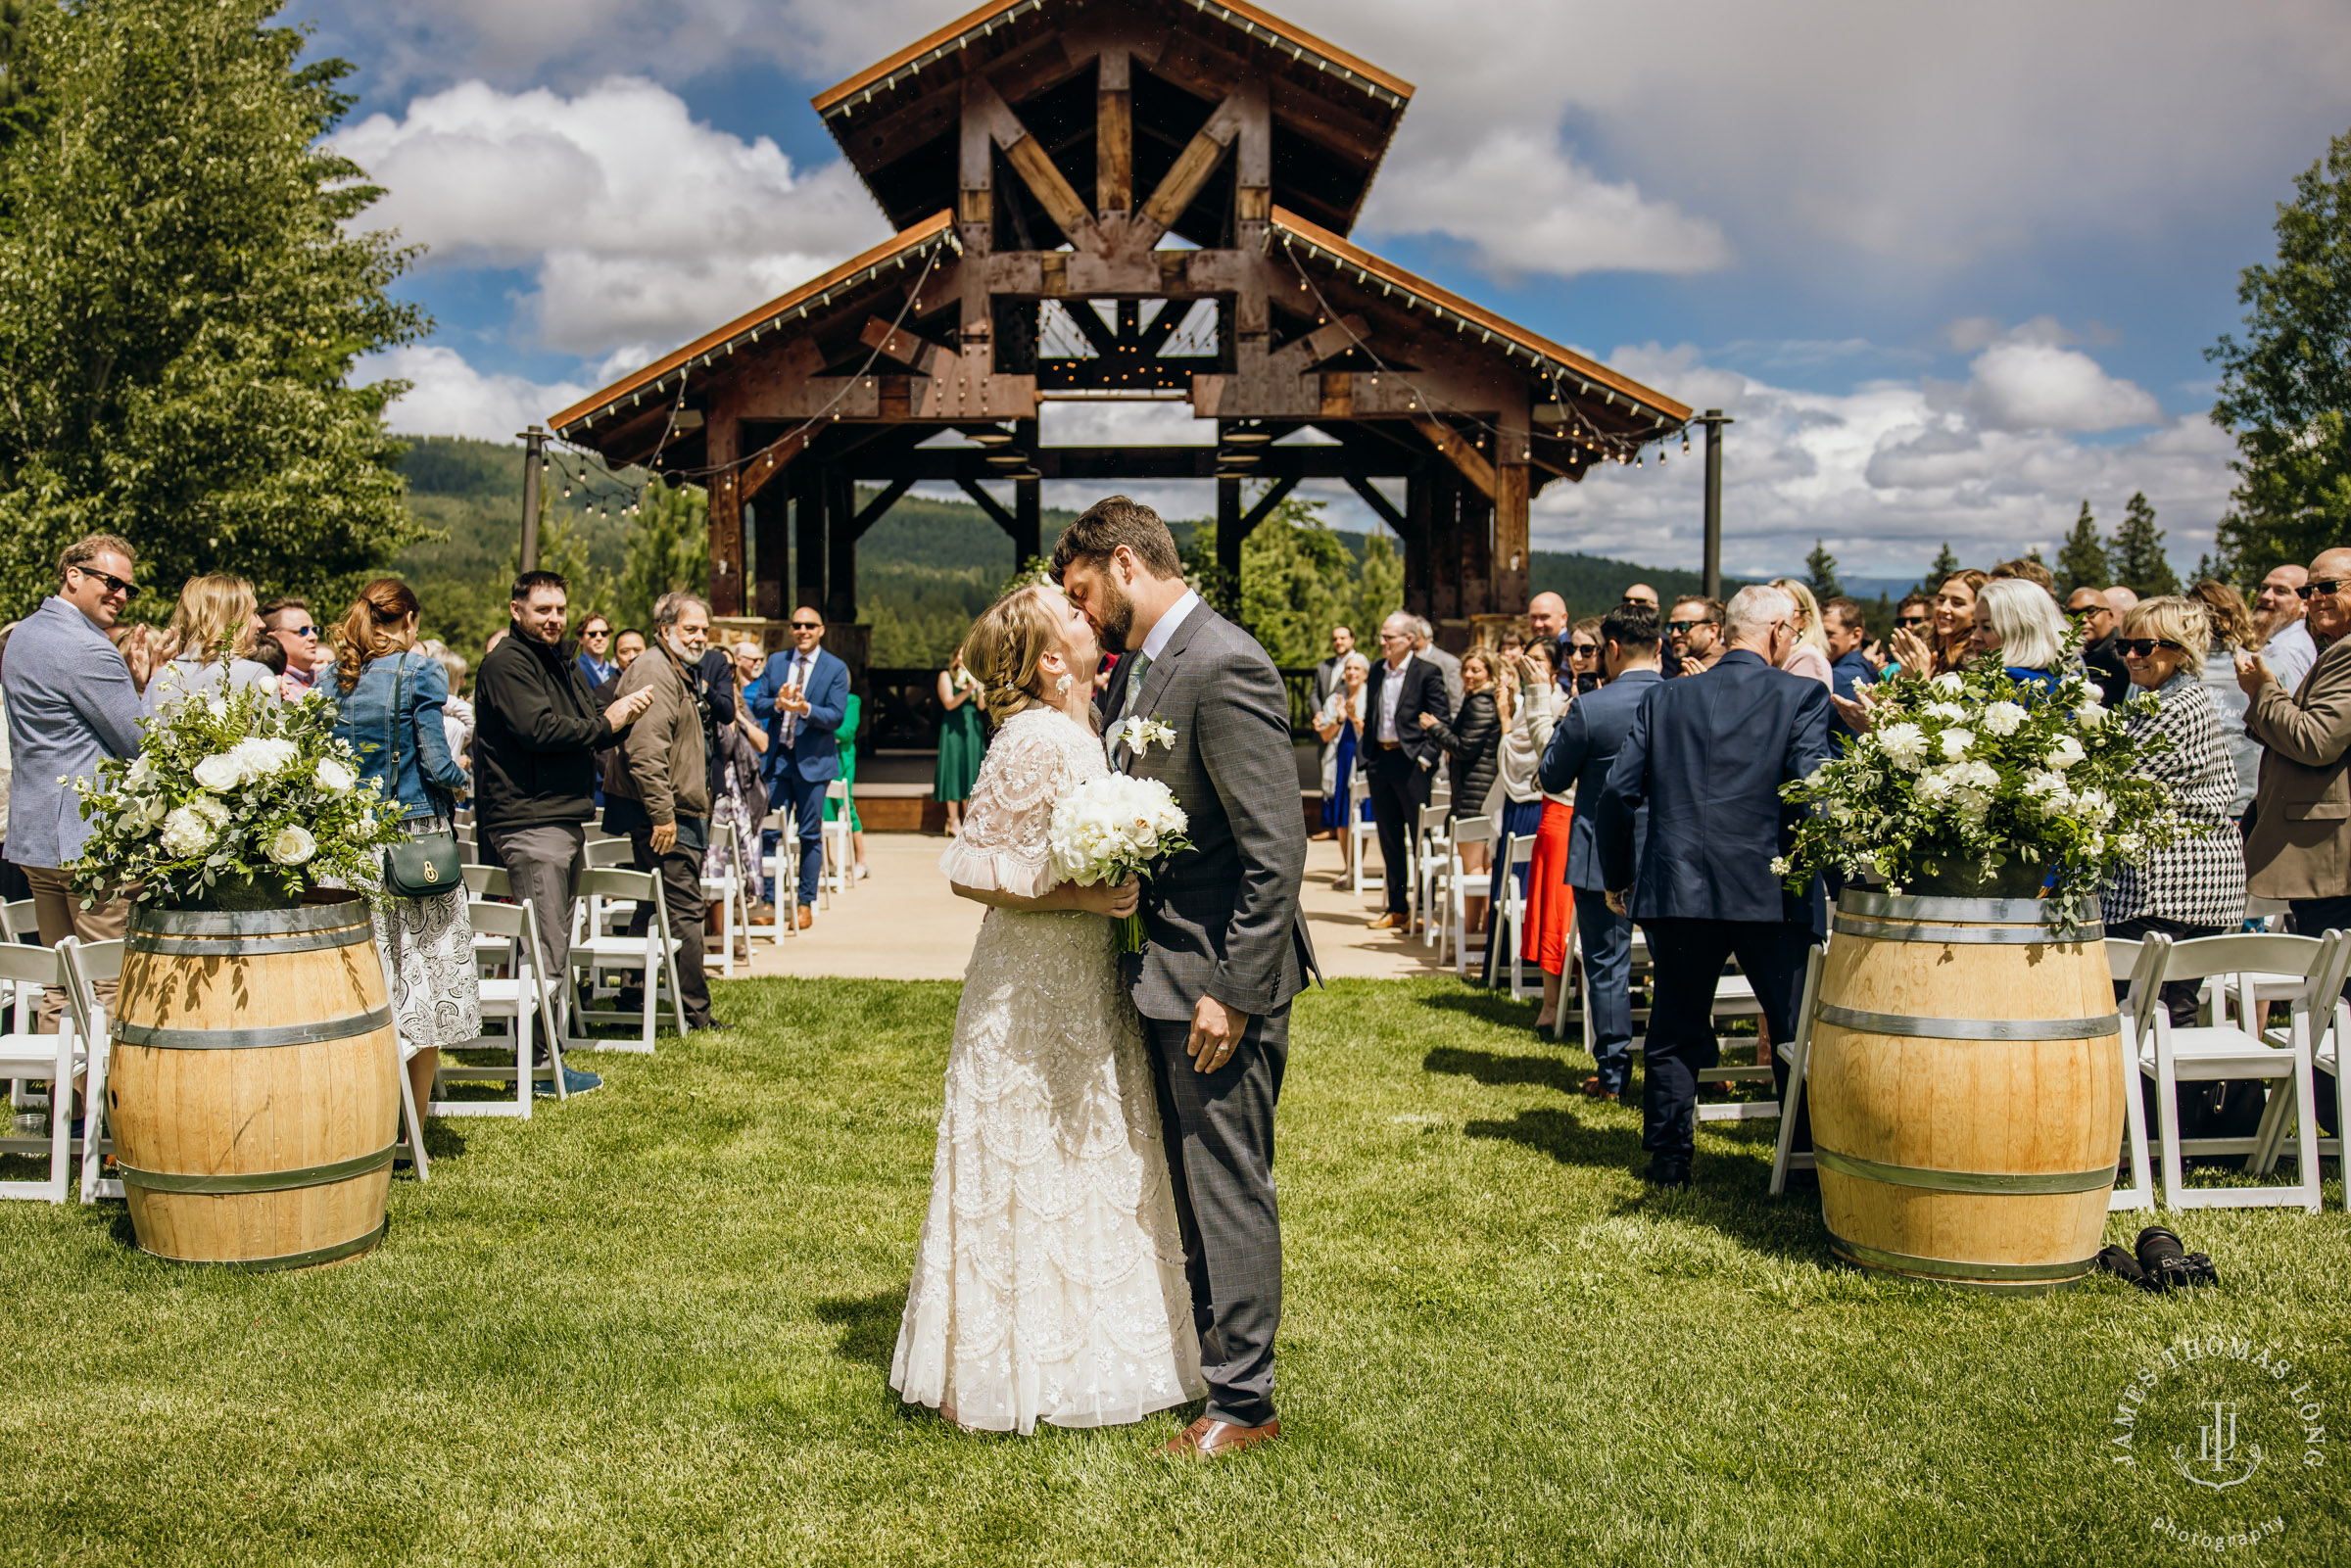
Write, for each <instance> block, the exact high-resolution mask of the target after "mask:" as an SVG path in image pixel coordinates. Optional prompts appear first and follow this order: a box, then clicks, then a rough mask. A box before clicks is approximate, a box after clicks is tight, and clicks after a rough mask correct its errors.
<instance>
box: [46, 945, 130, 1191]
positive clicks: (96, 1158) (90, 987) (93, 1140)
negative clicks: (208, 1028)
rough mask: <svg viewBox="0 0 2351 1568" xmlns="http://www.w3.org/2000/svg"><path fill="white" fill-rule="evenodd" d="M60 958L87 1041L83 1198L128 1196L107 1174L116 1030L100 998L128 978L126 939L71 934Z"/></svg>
mask: <svg viewBox="0 0 2351 1568" xmlns="http://www.w3.org/2000/svg"><path fill="white" fill-rule="evenodd" d="M57 961H58V968H59V971H60V973H62V974H63V975H64V976H65V983H66V1009H67V1014H68V1016H69V1017H70V1018H71V1019H72V1021H73V1030H74V1032H75V1033H76V1034H78V1035H79V1036H80V1037H81V1039H82V1042H83V1059H84V1061H83V1068H82V1074H83V1081H82V1085H81V1136H80V1138H79V1139H77V1140H76V1142H77V1143H78V1145H79V1147H80V1150H81V1201H82V1202H83V1203H85V1204H94V1203H96V1202H97V1201H98V1200H99V1199H101V1198H120V1197H121V1196H122V1183H121V1181H120V1179H119V1178H116V1177H101V1175H100V1171H102V1170H103V1169H104V1168H105V1162H106V1158H107V1156H109V1155H111V1154H113V1153H114V1152H115V1136H114V1129H113V1127H112V1125H111V1124H110V1123H109V1121H108V1118H107V1109H106V1108H107V1094H106V1081H107V1073H108V1069H110V1068H111V1067H112V1066H113V1065H114V1033H113V1030H112V1028H111V1027H110V1025H109V1023H108V1022H107V1017H106V1008H105V1007H104V1006H103V1005H102V1004H101V1003H100V1002H99V1000H98V982H99V981H100V980H117V979H120V978H121V977H122V943H121V942H120V940H119V939H118V940H116V941H111V942H89V943H86V944H85V943H84V942H82V941H81V940H80V939H79V938H77V937H72V936H69V937H66V938H65V939H64V940H63V941H61V942H59V943H58V944H57Z"/></svg>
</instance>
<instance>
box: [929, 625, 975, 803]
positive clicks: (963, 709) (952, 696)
mask: <svg viewBox="0 0 2351 1568" xmlns="http://www.w3.org/2000/svg"><path fill="white" fill-rule="evenodd" d="M980 696H981V692H980V683H979V682H978V681H975V680H973V679H972V672H971V671H969V670H967V669H965V668H964V667H963V649H961V648H957V649H956V650H955V652H954V654H953V655H952V656H950V657H949V658H948V660H947V667H946V668H945V669H944V670H942V671H940V672H939V677H938V706H939V709H940V718H939V722H938V772H937V774H936V778H935V782H934V783H933V784H932V786H931V793H932V795H933V797H934V798H936V799H937V800H940V801H943V802H944V803H945V805H946V808H947V836H948V837H950V838H952V837H954V836H955V834H957V833H958V832H962V831H963V803H964V802H965V801H967V800H969V799H971V798H972V781H973V780H975V779H977V778H979V777H980V761H981V759H982V758H983V757H985V756H986V755H987V732H986V730H985V729H984V727H983V726H982V725H981V722H980V711H981V702H980Z"/></svg>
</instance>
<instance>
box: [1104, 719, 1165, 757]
mask: <svg viewBox="0 0 2351 1568" xmlns="http://www.w3.org/2000/svg"><path fill="white" fill-rule="evenodd" d="M1117 733H1118V737H1119V739H1120V740H1121V741H1123V742H1124V743H1125V744H1126V747H1127V749H1128V750H1129V751H1131V752H1133V753H1134V754H1135V755H1136V756H1138V757H1140V756H1145V755H1147V754H1149V752H1150V750H1151V748H1152V747H1153V746H1155V745H1156V746H1159V747H1161V748H1162V749H1163V750H1168V751H1173V750H1175V749H1176V727H1175V726H1174V725H1172V724H1170V723H1168V722H1167V720H1165V719H1163V718H1161V717H1160V716H1159V715H1158V714H1156V713H1154V714H1152V715H1151V716H1150V717H1149V718H1147V719H1146V718H1144V717H1143V716H1142V715H1141V714H1139V713H1138V714H1136V715H1135V716H1134V717H1133V718H1131V719H1122V720H1120V721H1119V725H1118V732H1117Z"/></svg>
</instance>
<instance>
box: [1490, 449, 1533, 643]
mask: <svg viewBox="0 0 2351 1568" xmlns="http://www.w3.org/2000/svg"><path fill="white" fill-rule="evenodd" d="M1531 477H1532V476H1531V474H1530V473H1529V472H1528V469H1527V466H1526V464H1524V463H1522V462H1509V461H1505V462H1502V463H1500V464H1498V465H1497V466H1496V467H1495V470H1494V574H1493V575H1494V605H1493V607H1494V609H1495V611H1496V612H1497V613H1499V614H1502V615H1524V614H1525V613H1526V603H1527V593H1528V587H1527V585H1528V581H1529V573H1530V571H1531V569H1532V566H1533V563H1534V556H1533V554H1532V549H1533V546H1531V544H1530V543H1529V542H1528V522H1529V512H1530V510H1531V506H1532V493H1531V491H1530V489H1529V487H1528V484H1527V481H1528V480H1529V479H1530V478H1531Z"/></svg>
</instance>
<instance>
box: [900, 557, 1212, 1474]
mask: <svg viewBox="0 0 2351 1568" xmlns="http://www.w3.org/2000/svg"><path fill="white" fill-rule="evenodd" d="M963 659H964V664H965V666H966V667H967V668H968V669H970V670H971V671H972V673H973V674H974V675H975V676H977V677H978V678H979V679H980V681H981V683H982V685H983V688H984V695H985V701H986V704H987V712H988V716H989V717H990V718H991V719H993V720H994V721H995V722H996V724H997V726H998V729H997V731H996V736H995V739H994V741H993V742H992V743H991V744H990V745H989V746H988V749H987V756H986V759H985V760H984V762H983V763H982V765H981V768H980V777H979V779H978V781H977V782H976V783H975V784H973V785H972V796H971V800H970V802H969V803H968V804H967V805H966V806H965V808H964V817H963V827H962V830H961V832H959V834H958V835H957V837H956V840H955V842H954V844H953V845H952V846H951V847H950V848H949V849H948V850H947V852H946V854H945V855H944V856H942V857H941V861H940V864H941V865H942V867H943V868H944V869H945V871H946V873H947V877H948V879H949V880H950V881H951V882H952V883H953V884H954V887H955V891H956V892H957V893H958V894H960V895H962V896H963V897H965V898H970V899H975V900H977V901H979V902H980V903H983V904H986V905H988V906H989V909H988V912H987V915H986V917H985V918H984V922H983V924H982V926H981V927H980V940H979V943H978V945H977V946H975V947H974V948H973V950H972V964H971V968H970V969H969V970H968V971H967V972H966V973H965V975H964V984H963V1003H962V1006H961V1007H959V1008H958V1009H957V1010H956V1014H955V1038H954V1043H953V1045H952V1046H951V1048H950V1049H949V1051H948V1055H947V1079H946V1108H945V1110H944V1112H943V1113H942V1114H941V1115H940V1117H939V1120H938V1154H937V1158H936V1161H935V1162H934V1164H933V1165H932V1173H931V1209H930V1213H929V1215H928V1217H926V1218H925V1220H924V1221H923V1237H922V1241H921V1243H920V1245H919V1246H918V1248H917V1250H916V1253H915V1264H914V1282H913V1284H912V1286H911V1287H910V1288H909V1290H908V1291H907V1295H906V1313H905V1316H904V1318H903V1319H902V1320H901V1322H900V1324H899V1328H898V1347H897V1353H896V1354H895V1355H894V1356H893V1357H892V1358H891V1362H890V1370H889V1385H890V1387H891V1388H893V1389H895V1390H897V1391H898V1394H899V1395H900V1397H901V1398H903V1399H904V1400H905V1401H906V1402H908V1403H910V1404H927V1405H931V1406H933V1407H935V1408H936V1409H937V1411H938V1412H939V1414H941V1415H942V1416H945V1417H946V1418H947V1419H948V1420H951V1421H954V1422H956V1423H957V1424H959V1425H961V1426H963V1427H965V1428H967V1429H970V1430H975V1431H988V1432H1003V1431H1019V1432H1023V1433H1027V1432H1032V1431H1034V1430H1035V1427H1036V1423H1037V1422H1039V1421H1050V1422H1052V1423H1054V1424H1055V1425H1057V1426H1109V1425H1114V1424H1116V1423H1119V1422H1124V1421H1133V1420H1138V1419H1140V1418H1141V1417H1143V1416H1145V1415H1148V1414H1149V1413H1151V1412H1152V1411H1154V1410H1160V1409H1165V1408H1167V1407H1168V1406H1170V1405H1173V1404H1181V1403H1183V1402H1186V1401H1190V1400H1197V1399H1200V1398H1202V1397H1203V1396H1204V1395H1205V1394H1206V1392H1207V1388H1206V1385H1205V1384H1204V1383H1203V1382H1202V1380H1201V1376H1200V1346H1199V1340H1198V1337H1197V1334H1196V1331H1195V1330H1194V1328H1193V1326H1192V1307H1191V1291H1190V1287H1189V1286H1188V1285H1187V1284H1186V1283H1185V1280H1184V1271H1183V1245H1182V1242H1181V1241H1180V1239H1179V1238H1178V1235H1177V1231H1176V1207H1175V1198H1174V1194H1173V1190H1172V1189H1171V1187H1170V1185H1169V1181H1168V1162H1167V1152H1166V1150H1165V1149H1164V1147H1163V1146H1162V1144H1161V1142H1160V1130H1159V1117H1158V1113H1157V1111H1156V1109H1155V1108H1154V1103H1153V1099H1152V1092H1153V1091H1152V1086H1151V1069H1150V1064H1149V1061H1148V1059H1147V1058H1146V1057H1145V1055H1144V1050H1143V1036H1142V1030H1141V1025H1140V1024H1139V1022H1137V1020H1136V1017H1135V1012H1134V1005H1133V1003H1132V1001H1131V1000H1130V999H1129V997H1128V989H1127V984H1126V981H1125V978H1124V976H1123V975H1122V974H1121V966H1120V962H1119V957H1118V953H1117V950H1116V947H1115V937H1114V935H1113V929H1114V927H1113V926H1112V923H1111V922H1112V918H1113V917H1120V916H1125V915H1127V914H1128V913H1129V912H1131V911H1132V910H1133V908H1134V906H1135V898H1136V891H1137V889H1136V888H1135V886H1134V884H1133V883H1131V882H1128V883H1124V884H1122V885H1120V886H1118V887H1105V886H1095V887H1079V886H1076V885H1074V884H1072V883H1068V882H1057V881H1056V880H1055V879H1054V874H1053V870H1052V865H1051V861H1050V856H1049V853H1048V849H1047V845H1046V830H1047V828H1048V826H1049V825H1050V822H1051V819H1052V814H1053V803H1054V801H1055V800H1057V799H1058V798H1059V797H1060V796H1061V795H1062V794H1063V793H1064V792H1065V791H1067V790H1069V789H1070V788H1072V787H1073V786H1075V785H1077V784H1081V783H1083V782H1084V781H1086V780H1089V779H1093V778H1098V777H1099V776H1101V775H1103V774H1105V773H1107V772H1109V771H1110V768H1109V764H1108V763H1107V762H1106V761H1105V760H1104V756H1103V747H1102V742H1101V740H1100V739H1099V737H1097V736H1095V734H1094V728H1093V719H1092V708H1091V698H1092V695H1093V685H1094V672H1095V670H1096V668H1097V667H1098V666H1099V665H1100V663H1101V660H1102V655H1101V649H1100V647H1099V645H1098V644H1097V643H1096V642H1095V641H1094V634H1093V630H1092V628H1091V627H1090V626H1089V625H1088V624H1087V623H1086V619H1085V617H1084V616H1083V615H1081V614H1080V613H1079V611H1078V610H1077V609H1075V608H1074V607H1072V605H1071V604H1070V601H1069V600H1068V599H1066V598H1064V597H1063V596H1062V594H1061V593H1060V591H1059V590H1058V589H1054V588H1050V587H1036V588H1026V589H1021V590H1019V591H1017V592H1015V593H1013V594H1008V595H1006V596H1005V597H1004V598H1003V599H1000V600H999V601H997V603H996V604H994V605H993V606H992V607H990V608H989V609H988V611H987V612H986V613H985V614H984V615H983V616H982V617H981V618H980V621H979V623H978V624H977V625H975V626H974V627H973V628H972V633H971V636H970V638H969V639H968V640H967V641H965V643H964V647H963Z"/></svg>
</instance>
